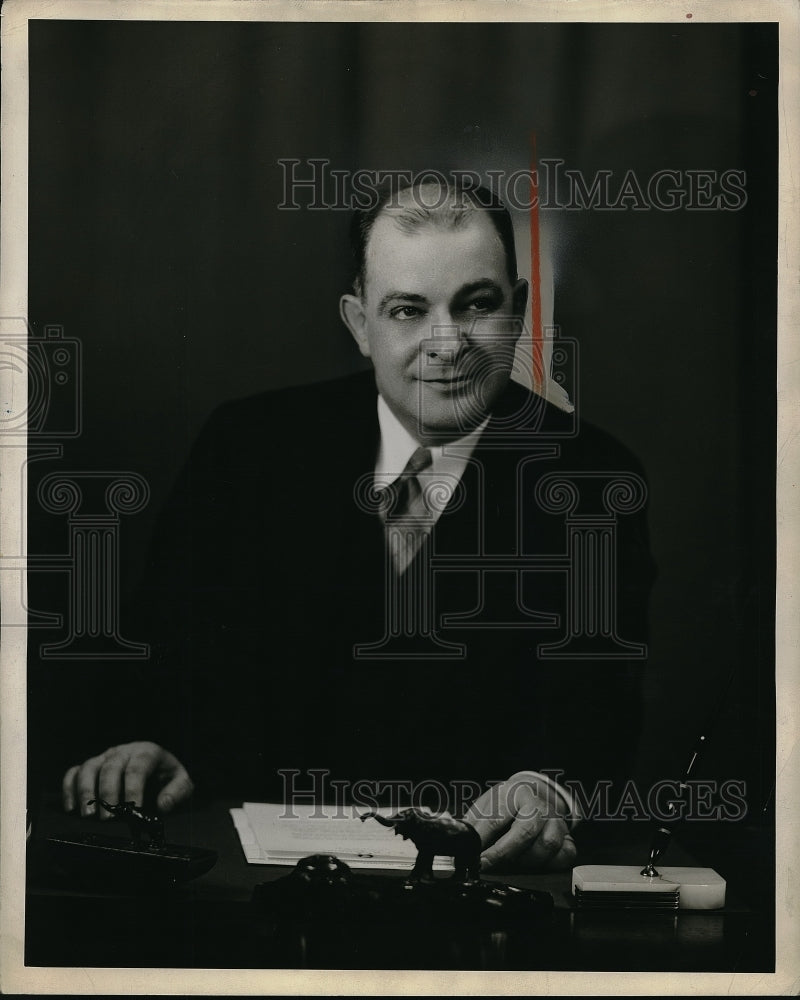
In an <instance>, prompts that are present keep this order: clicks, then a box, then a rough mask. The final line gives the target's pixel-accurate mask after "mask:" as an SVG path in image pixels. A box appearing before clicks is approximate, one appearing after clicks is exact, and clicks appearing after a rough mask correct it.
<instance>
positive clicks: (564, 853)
mask: <svg viewBox="0 0 800 1000" xmlns="http://www.w3.org/2000/svg"><path fill="white" fill-rule="evenodd" d="M577 859H578V848H577V847H576V846H575V841H574V840H573V839H572V837H571V836H570V835H569V834H567V835H566V837H564V843H563V844H562V845H561V850H560V851H559V852H558V854H556V855H555V857H553V858H551V859H550V860H549V861H548V862H547V864H546V865H545V869H546V870H547V871H552V872H560V871H564V869H565V868H574V867H575V862H576V861H577Z"/></svg>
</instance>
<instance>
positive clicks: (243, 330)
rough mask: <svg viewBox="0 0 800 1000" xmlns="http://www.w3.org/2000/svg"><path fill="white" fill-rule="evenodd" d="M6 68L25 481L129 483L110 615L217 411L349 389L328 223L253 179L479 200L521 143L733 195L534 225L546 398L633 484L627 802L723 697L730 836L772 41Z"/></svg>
mask: <svg viewBox="0 0 800 1000" xmlns="http://www.w3.org/2000/svg"><path fill="white" fill-rule="evenodd" d="M30 52H31V75H30V80H31V90H30V204H29V211H30V300H29V319H30V322H31V325H32V327H33V330H34V333H35V334H37V335H40V334H42V333H43V331H44V329H45V326H46V325H47V324H57V325H59V326H61V327H63V330H64V335H65V336H67V337H74V338H77V339H79V340H80V341H81V343H82V347H83V361H82V408H83V430H82V433H81V435H80V436H79V437H77V438H75V439H73V440H70V441H68V442H67V443H66V444H65V450H64V457H63V458H62V459H61V460H59V462H50V463H48V462H39V463H38V466H37V472H36V475H44V474H46V473H48V472H51V471H57V470H58V469H59V468H63V469H72V470H77V469H82V470H133V471H136V472H138V473H140V474H141V475H143V476H144V477H145V478H146V480H147V481H148V483H149V485H150V489H151V500H150V503H149V504H148V506H147V508H146V509H145V510H144V511H143V512H142V513H140V514H137V515H136V516H132V517H130V518H128V519H125V520H124V523H123V526H122V534H121V555H122V574H123V576H122V585H123V589H124V590H125V591H126V592H129V591H130V590H131V589H132V588H133V587H134V585H135V582H136V579H137V578H138V575H139V573H140V571H141V568H142V565H143V559H144V551H145V548H146V544H147V540H148V538H149V535H150V532H151V529H152V526H153V521H154V518H155V516H156V515H157V512H158V510H159V508H160V506H161V504H162V503H163V501H164V498H165V495H166V492H167V490H168V489H169V487H170V485H171V483H172V481H173V479H174V477H175V475H176V471H177V469H178V467H179V466H180V464H181V463H182V461H183V460H184V458H185V456H186V453H187V451H188V449H189V446H190V444H191V442H192V440H193V438H194V436H195V434H196V432H197V431H198V429H199V427H200V425H201V423H202V422H203V420H204V419H205V418H206V416H207V415H208V414H209V413H210V411H211V410H212V409H213V408H214V407H215V406H216V405H217V404H218V403H219V402H221V401H223V400H226V399H229V398H233V397H238V396H243V395H247V394H249V393H254V392H258V391H261V390H263V389H268V388H271V387H277V386H283V385H290V384H300V383H306V382H313V381H316V380H320V379H324V378H328V377H331V376H336V375H338V374H343V373H347V372H350V371H353V370H355V369H357V368H358V367H359V366H360V365H361V364H362V362H361V359H360V357H359V356H358V355H357V353H356V351H355V349H354V346H353V344H352V343H351V341H350V338H349V335H348V334H347V332H346V330H345V329H344V327H343V326H342V325H341V323H340V321H339V319H338V314H337V302H338V297H339V295H340V294H341V293H342V292H343V291H344V290H347V288H348V286H349V283H350V280H351V277H352V275H351V269H350V262H349V257H348V251H347V243H346V232H347V224H348V214H347V213H346V212H333V211H318V212H315V211H309V210H302V211H286V210H284V211H280V210H278V208H277V206H278V205H279V204H280V203H281V201H282V200H283V190H282V182H283V171H282V169H281V168H280V166H279V165H278V160H279V159H281V158H295V159H299V160H302V161H304V160H306V159H307V158H310V157H324V158H327V159H329V160H330V161H331V166H332V167H333V168H335V169H340V170H355V169H398V168H403V169H410V170H416V169H420V168H423V167H436V168H439V169H443V170H447V169H451V168H458V169H475V170H478V171H485V170H487V169H493V170H506V171H510V170H514V169H525V168H527V167H529V166H530V156H531V144H530V143H531V133H532V132H535V133H536V140H537V150H538V156H539V157H540V158H542V157H545V158H553V159H562V160H563V161H564V165H565V167H566V168H569V169H573V170H579V171H581V172H582V173H583V175H584V176H586V177H587V178H589V179H591V178H592V177H593V176H594V174H595V173H596V172H597V171H599V170H603V169H606V170H611V171H613V173H614V178H615V181H614V183H616V184H617V185H618V184H619V180H620V179H621V177H622V176H623V175H624V174H625V172H626V171H628V170H634V171H635V172H636V174H637V175H638V176H639V177H642V178H644V179H645V180H646V178H648V177H649V176H650V175H652V174H653V173H654V172H655V171H657V170H660V169H666V168H671V169H674V170H678V171H684V172H685V171H687V170H715V171H718V172H722V171H726V170H731V169H737V170H743V171H745V172H746V175H747V181H746V190H747V203H746V205H745V206H744V207H741V208H740V209H739V210H736V211H721V210H708V211H690V210H686V209H680V210H677V211H672V212H667V211H659V210H657V209H656V210H653V209H650V210H642V211H636V210H633V209H630V208H629V209H628V210H624V211H605V212H604V211H598V210H586V211H577V212H575V211H568V210H559V209H556V208H553V209H549V210H546V209H543V210H542V211H541V221H542V226H543V230H544V233H545V235H546V237H547V242H548V245H549V246H550V247H551V248H552V256H553V266H554V272H555V321H556V323H557V324H558V325H559V326H560V330H561V334H562V335H563V336H565V337H569V338H575V339H576V340H577V342H578V344H579V367H578V374H577V378H576V380H575V382H574V384H572V385H569V386H568V389H569V391H570V394H571V395H572V396H573V398H576V399H578V400H579V404H580V411H581V414H582V416H584V417H585V418H587V419H589V420H591V421H593V422H594V423H596V424H599V425H600V426H602V427H603V428H605V429H606V430H609V431H611V432H612V433H614V434H615V435H617V436H618V437H619V438H620V439H621V440H622V441H623V442H625V443H626V444H627V445H628V446H629V447H630V448H631V449H632V450H633V451H634V452H635V453H636V454H637V455H638V456H639V457H640V459H641V460H642V462H643V464H644V466H645V469H646V471H647V475H648V478H649V484H650V504H651V530H652V544H653V550H654V554H655V558H656V561H657V563H658V566H659V578H658V581H657V584H656V588H655V592H654V596H653V603H652V615H651V620H652V630H651V631H652V635H651V644H650V656H649V660H648V663H647V664H646V666H643V667H642V669H643V670H644V671H645V690H646V715H645V720H644V721H645V743H644V746H643V749H642V753H641V758H640V761H641V773H642V776H643V777H644V778H647V779H648V780H651V779H653V778H662V777H666V778H671V777H674V776H675V774H676V772H678V771H679V770H680V768H681V766H682V765H683V763H684V758H685V757H686V755H687V753H688V750H689V748H690V746H691V744H692V742H693V740H694V738H695V737H696V735H697V734H698V732H699V730H700V728H701V727H702V726H703V725H704V724H705V719H706V718H707V717H708V714H709V712H710V710H711V708H712V706H713V704H714V703H715V700H716V697H717V694H718V692H720V691H721V689H723V688H724V687H725V685H726V681H727V678H728V676H729V674H730V672H731V670H732V669H734V670H735V675H734V680H733V683H732V685H731V688H730V691H729V694H728V697H727V700H726V704H725V707H724V710H723V713H722V716H721V718H720V722H719V725H718V728H717V735H716V740H715V742H714V743H713V744H712V745H711V746H710V748H709V752H708V755H707V757H706V760H705V761H704V763H703V769H702V772H701V773H698V777H709V776H710V777H715V778H717V779H718V780H726V779H737V780H743V781H745V782H746V784H747V789H748V792H747V794H748V807H749V810H750V814H749V818H750V820H752V821H753V822H757V821H758V819H759V815H760V811H761V810H762V809H763V808H764V805H765V804H766V803H767V802H768V799H769V795H770V792H771V787H772V776H773V772H774V750H773V746H772V742H771V740H772V721H773V716H774V705H773V697H774V692H773V678H774V661H773V645H772V629H773V598H774V582H773V576H772V574H773V563H772V559H773V552H774V448H773V443H774V421H775V390H774V367H775V269H776V148H777V141H776V120H777V119H776V106H777V100H776V92H777V61H776V60H777V28H776V27H775V26H770V25H758V24H749V25H736V24H727V25H722V24H715V25H710V24H706V25H701V24H685V25H684V24H677V25H676V24H649V25H632V24H620V25H595V24H591V25H590V24H493V25H477V24H285V23H284V24H276V23H265V24H242V23H131V22H126V23H123V22H117V23H113V22H102V21H99V22H77V21H74V22H70V21H60V22H59V21H49V22H45V21H42V22H32V23H31V27H30ZM303 171H305V172H307V171H308V168H307V167H305V166H301V167H299V168H298V172H303ZM516 214H517V222H518V224H519V227H520V230H521V232H525V230H526V226H527V215H526V214H525V213H524V212H517V213H516ZM521 265H522V271H523V273H526V266H527V265H526V258H525V254H524V253H523V254H522V255H521ZM286 431H287V429H286V428H280V427H276V428H275V434H276V435H279V434H282V433H285V432H286ZM264 448H265V452H266V451H268V449H269V442H268V441H265V442H264ZM32 474H33V473H32ZM34 478H35V476H34ZM43 523H44V524H45V527H44V528H42V531H41V534H40V535H38V536H37V537H32V538H31V551H32V552H33V551H36V550H37V548H38V550H39V551H44V552H46V551H63V549H64V546H65V544H66V542H65V534H64V532H65V529H64V526H63V519H62V520H59V519H58V518H55V517H51V518H49V519H48V518H44V519H43ZM48 546H53V548H52V549H48ZM42 610H58V609H57V608H56V609H52V608H42ZM123 631H124V623H123ZM37 638H40V639H42V640H43V639H47V640H50V641H52V639H53V638H54V636H53V634H50V633H49V634H47V635H45V634H44V632H43V631H42V632H40V633H39V635H38V636H36V634H34V641H36V640H37ZM130 638H136V637H135V636H130ZM48 669H49V670H50V674H49V675H48V676H49V678H50V679H49V680H48V681H47V683H46V685H45V687H47V689H48V690H47V691H46V692H45V695H44V697H43V701H44V702H45V703H49V706H50V707H49V708H48V709H47V711H46V712H45V714H44V718H45V719H47V718H52V717H53V716H55V715H61V716H63V715H64V713H66V716H67V718H72V719H74V720H75V722H76V725H79V721H78V720H79V719H80V717H81V711H82V707H81V704H70V703H69V700H68V699H69V691H70V681H69V678H70V677H71V676H72V673H71V672H74V671H75V670H76V669H77V668H76V667H75V666H74V665H71V664H70V663H68V662H64V663H60V664H54V665H53V666H51V667H49V668H48ZM97 669H100V668H99V667H98V668H97ZM104 669H115V668H113V667H111V668H108V667H106V668H104ZM118 669H123V667H119V668H118ZM50 684H53V685H56V686H54V687H52V688H50V687H49V685H50ZM48 691H49V692H50V693H51V694H53V695H54V694H56V693H57V692H61V694H58V697H57V701H58V705H57V707H56V706H54V703H53V701H52V700H49V698H48ZM65 691H66V692H67V693H66V694H63V692H65ZM65 697H66V698H67V701H66V703H65V702H64V700H63V699H64V698H65ZM94 710H96V707H95V708H92V711H94ZM48 713H49V714H48ZM565 724H567V722H566V720H565ZM609 724H610V725H611V724H613V722H611V721H610V723H609ZM43 732H44V731H42V736H41V739H42V740H45V736H44V735H43ZM35 738H38V737H35ZM97 749H99V748H97ZM532 764H533V765H535V762H532Z"/></svg>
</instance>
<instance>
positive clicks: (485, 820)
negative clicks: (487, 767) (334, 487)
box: [464, 771, 577, 871]
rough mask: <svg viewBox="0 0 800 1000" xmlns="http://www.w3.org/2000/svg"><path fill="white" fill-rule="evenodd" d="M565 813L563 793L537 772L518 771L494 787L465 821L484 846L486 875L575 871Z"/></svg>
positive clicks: (575, 854)
mask: <svg viewBox="0 0 800 1000" xmlns="http://www.w3.org/2000/svg"><path fill="white" fill-rule="evenodd" d="M565 811H566V809H565V805H564V804H563V803H561V802H559V797H558V794H557V793H556V792H555V791H553V789H552V788H551V787H550V786H549V785H548V783H547V782H545V781H543V780H542V778H541V777H540V776H538V775H537V774H536V773H535V772H533V771H518V772H517V773H516V774H512V776H511V777H510V778H509V779H508V780H507V781H502V782H500V784H499V785H493V786H492V787H491V788H489V789H488V790H487V791H485V792H484V793H483V794H482V795H480V796H479V797H478V798H477V799H475V801H474V802H473V803H472V805H471V806H470V807H469V809H468V810H467V813H466V815H465V816H464V819H465V820H466V821H467V822H468V823H471V824H472V826H474V827H475V829H476V830H477V831H478V834H479V835H480V838H481V841H482V843H483V846H484V851H483V854H482V855H481V870H482V871H488V870H493V869H497V870H501V869H502V870H505V869H509V868H514V869H516V870H517V871H520V870H522V871H557V870H559V869H563V868H571V867H572V865H573V864H574V863H575V858H576V857H577V849H576V847H575V841H574V840H573V839H572V837H571V836H570V832H569V826H568V824H567V822H566V820H565V819H564V818H563V814H564V813H565Z"/></svg>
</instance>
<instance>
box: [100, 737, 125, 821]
mask: <svg viewBox="0 0 800 1000" xmlns="http://www.w3.org/2000/svg"><path fill="white" fill-rule="evenodd" d="M126 761H127V757H126V756H125V754H124V753H120V752H119V751H118V750H115V751H114V752H110V751H106V758H105V760H104V761H103V764H102V765H101V767H100V769H99V771H98V772H97V792H98V795H97V797H98V798H100V799H103V800H104V801H106V802H108V803H109V805H117V804H119V803H122V802H123V801H124V798H123V795H122V773H123V771H124V770H125V763H126ZM98 816H99V817H100V819H103V820H109V819H111V818H112V813H110V812H108V810H107V809H104V808H103V807H102V806H101V807H100V809H99V810H98Z"/></svg>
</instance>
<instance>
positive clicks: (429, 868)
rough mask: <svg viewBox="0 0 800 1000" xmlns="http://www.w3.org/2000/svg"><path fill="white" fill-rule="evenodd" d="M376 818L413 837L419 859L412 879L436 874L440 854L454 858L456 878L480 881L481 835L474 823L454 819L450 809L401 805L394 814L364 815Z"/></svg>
mask: <svg viewBox="0 0 800 1000" xmlns="http://www.w3.org/2000/svg"><path fill="white" fill-rule="evenodd" d="M370 818H374V819H376V820H377V821H378V822H379V823H380V824H381V826H387V827H390V828H392V829H394V832H395V833H396V834H397V833H399V834H400V835H401V837H402V838H403V840H411V841H413V843H414V846H415V847H416V848H417V860H416V862H415V863H414V868H413V869H412V871H411V875H410V880H412V881H417V880H419V879H432V878H433V859H434V858H435V857H437V856H439V857H448V858H452V859H453V862H454V864H455V874H454V875H453V879H454V880H455V881H457V882H479V881H480V870H481V847H482V845H481V838H480V836H479V835H478V831H477V830H476V829H475V827H474V826H470V824H469V823H466V822H464V820H460V819H453V817H452V816H450V815H449V814H448V813H440V814H437V813H432V812H428V811H427V810H426V809H417V808H409V809H401V810H400V812H398V813H395V815H394V816H381V815H380V814H379V813H377V812H374V811H371V812H368V813H364V815H363V816H361V821H362V823H363V822H364V820H367V819H370Z"/></svg>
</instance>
